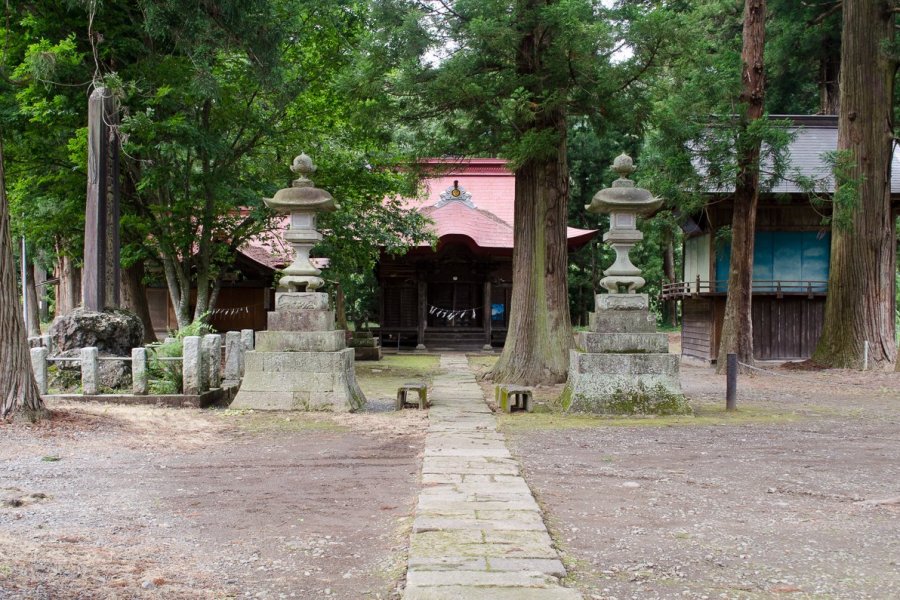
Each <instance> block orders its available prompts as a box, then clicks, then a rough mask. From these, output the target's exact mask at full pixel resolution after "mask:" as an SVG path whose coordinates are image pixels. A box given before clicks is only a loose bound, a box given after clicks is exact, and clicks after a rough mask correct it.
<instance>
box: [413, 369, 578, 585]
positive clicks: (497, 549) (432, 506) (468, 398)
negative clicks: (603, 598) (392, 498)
mask: <svg viewBox="0 0 900 600" xmlns="http://www.w3.org/2000/svg"><path fill="white" fill-rule="evenodd" d="M441 369H442V371H443V373H442V374H441V375H438V376H437V377H435V379H434V387H433V390H432V392H431V394H430V398H429V399H430V400H431V409H430V411H429V427H428V433H427V436H426V439H425V459H424V462H423V466H422V486H423V487H422V491H421V493H420V494H419V500H418V504H417V507H416V515H415V520H414V522H413V532H412V537H411V541H410V551H409V563H408V571H407V576H406V590H405V592H404V594H403V598H404V600H451V599H459V600H463V599H465V600H481V599H485V600H486V599H488V598H490V599H492V600H513V599H515V600H537V599H540V600H580V599H581V598H582V596H581V594H580V593H578V592H577V591H576V590H573V589H570V588H565V587H562V586H561V585H560V578H561V577H563V576H564V575H565V567H563V564H562V562H561V561H560V558H559V554H558V552H557V551H556V549H555V548H554V546H553V542H552V540H551V539H550V535H549V533H548V532H547V528H546V526H545V525H544V519H543V515H542V514H541V510H540V507H539V506H538V504H537V502H535V499H534V496H533V495H532V493H531V490H530V489H529V488H528V484H527V483H526V482H525V479H524V478H523V477H522V475H521V471H520V468H519V464H518V463H517V462H516V460H515V459H514V458H513V457H512V456H511V455H510V453H509V450H508V449H507V447H506V442H505V440H504V436H503V434H502V433H500V432H499V431H497V420H496V418H495V417H494V415H493V414H492V413H491V411H490V409H489V408H488V406H487V405H486V404H485V402H484V398H483V396H482V392H481V388H479V386H478V384H477V383H476V382H475V377H474V375H473V374H472V372H471V371H470V370H469V367H468V362H467V360H466V357H465V356H464V355H442V356H441Z"/></svg>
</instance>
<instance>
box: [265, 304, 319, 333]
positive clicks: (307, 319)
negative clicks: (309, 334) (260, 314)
mask: <svg viewBox="0 0 900 600" xmlns="http://www.w3.org/2000/svg"><path fill="white" fill-rule="evenodd" d="M266 317H267V323H268V330H269V331H331V330H333V329H334V311H333V310H304V309H289V310H276V311H274V312H270V313H268V314H267V315H266Z"/></svg>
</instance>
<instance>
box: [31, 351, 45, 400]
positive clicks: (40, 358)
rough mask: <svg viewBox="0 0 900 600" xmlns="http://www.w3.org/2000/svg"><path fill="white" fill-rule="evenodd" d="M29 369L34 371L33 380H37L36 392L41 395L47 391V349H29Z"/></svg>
mask: <svg viewBox="0 0 900 600" xmlns="http://www.w3.org/2000/svg"><path fill="white" fill-rule="evenodd" d="M31 370H32V371H34V380H35V381H36V382H37V386H38V392H40V393H41V395H44V394H46V393H47V349H46V348H32V349H31Z"/></svg>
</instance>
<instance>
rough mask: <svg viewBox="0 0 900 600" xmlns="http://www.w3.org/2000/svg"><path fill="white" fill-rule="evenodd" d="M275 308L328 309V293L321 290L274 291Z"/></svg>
mask: <svg viewBox="0 0 900 600" xmlns="http://www.w3.org/2000/svg"><path fill="white" fill-rule="evenodd" d="M275 310H328V294H325V293H322V292H276V293H275Z"/></svg>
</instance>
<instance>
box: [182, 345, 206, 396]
mask: <svg viewBox="0 0 900 600" xmlns="http://www.w3.org/2000/svg"><path fill="white" fill-rule="evenodd" d="M182 343H183V344H184V346H183V348H182V351H181V382H182V388H183V393H184V394H185V395H188V396H197V395H199V394H200V392H202V391H203V389H202V385H203V379H204V378H203V376H202V368H203V360H202V358H201V355H202V351H201V348H200V336H196V335H189V336H187V337H185V338H184V339H183V340H182Z"/></svg>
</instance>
